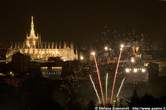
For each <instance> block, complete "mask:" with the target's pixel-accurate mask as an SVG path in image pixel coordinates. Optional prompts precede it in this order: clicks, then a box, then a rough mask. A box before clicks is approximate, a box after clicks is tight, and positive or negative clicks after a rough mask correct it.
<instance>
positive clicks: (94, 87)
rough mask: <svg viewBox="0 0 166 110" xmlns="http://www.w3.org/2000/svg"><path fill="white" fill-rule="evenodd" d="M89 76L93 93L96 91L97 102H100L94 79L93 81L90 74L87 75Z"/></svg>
mask: <svg viewBox="0 0 166 110" xmlns="http://www.w3.org/2000/svg"><path fill="white" fill-rule="evenodd" d="M89 78H90V81H91V83H92V85H93V89H94V91H95V93H96V96H97V99H98V101H99V103H101V100H100V97H99V94H98V92H97V89H96V86H95V83H94V81H93V79H92V76H91V75H89Z"/></svg>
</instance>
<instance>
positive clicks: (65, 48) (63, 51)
mask: <svg viewBox="0 0 166 110" xmlns="http://www.w3.org/2000/svg"><path fill="white" fill-rule="evenodd" d="M18 51H19V52H20V53H22V54H26V55H30V56H31V58H32V60H48V58H49V57H60V58H61V59H62V60H63V61H71V60H77V59H78V53H77V50H76V49H74V45H73V43H67V42H42V41H41V37H40V36H39V35H38V34H36V33H35V29H34V18H33V16H32V17H31V29H30V33H29V34H28V35H27V36H26V39H25V41H24V42H23V43H16V42H15V43H12V44H11V47H10V49H9V52H8V54H7V56H6V57H9V56H12V55H13V54H14V53H15V52H18Z"/></svg>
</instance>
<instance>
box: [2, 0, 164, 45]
mask: <svg viewBox="0 0 166 110" xmlns="http://www.w3.org/2000/svg"><path fill="white" fill-rule="evenodd" d="M0 12H1V17H0V24H1V26H0V38H1V39H0V41H1V42H2V41H13V40H15V41H23V40H24V39H25V37H26V34H27V33H29V30H30V17H31V16H34V21H35V30H36V32H37V33H39V34H40V35H41V38H42V40H48V41H50V40H57V39H59V40H70V41H72V40H74V41H78V42H81V41H82V40H85V41H86V40H88V39H89V38H90V37H92V38H94V39H95V38H96V36H97V35H99V34H100V33H101V32H102V31H103V30H104V26H106V25H108V26H110V29H117V30H120V31H130V30H132V29H135V30H136V31H138V32H143V33H147V34H149V36H151V38H152V39H154V41H155V40H158V41H163V40H165V36H166V31H165V30H166V14H165V13H166V2H164V1H160V0H123V1H118V0H114V1H113V0H109V1H108V0H107V1H101V2H97V1H78V0H77V1H69V0H66V1H65V0H54V1H45V2H44V1H41V0H35V1H34V0H28V1H22V0H15V1H14V0H13V1H10V0H6V1H1V6H0Z"/></svg>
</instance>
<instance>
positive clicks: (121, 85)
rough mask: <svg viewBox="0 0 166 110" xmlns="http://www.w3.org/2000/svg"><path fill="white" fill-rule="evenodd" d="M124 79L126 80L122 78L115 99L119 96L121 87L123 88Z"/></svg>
mask: <svg viewBox="0 0 166 110" xmlns="http://www.w3.org/2000/svg"><path fill="white" fill-rule="evenodd" d="M125 79H126V78H125V77H124V78H123V80H122V82H121V84H120V87H119V90H118V93H117V95H116V97H119V94H120V92H121V89H122V87H123V84H124V81H125Z"/></svg>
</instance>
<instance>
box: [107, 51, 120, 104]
mask: <svg viewBox="0 0 166 110" xmlns="http://www.w3.org/2000/svg"><path fill="white" fill-rule="evenodd" d="M121 55H122V49H120V53H119V58H118V63H117V65H116V70H115V75H114V80H113V85H112V91H111V102H110V103H112V99H113V96H114V88H115V82H116V77H117V73H118V68H119V62H120V58H121Z"/></svg>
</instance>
